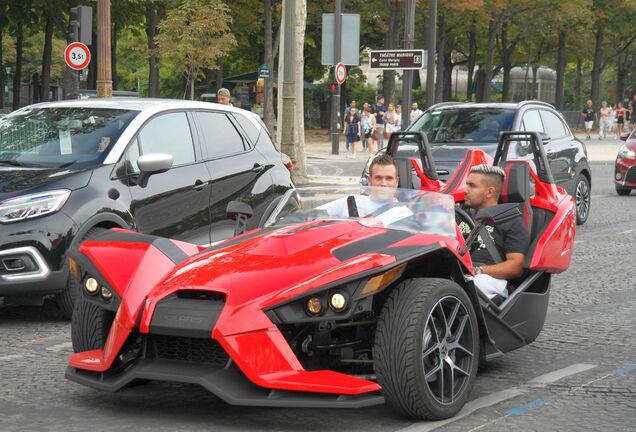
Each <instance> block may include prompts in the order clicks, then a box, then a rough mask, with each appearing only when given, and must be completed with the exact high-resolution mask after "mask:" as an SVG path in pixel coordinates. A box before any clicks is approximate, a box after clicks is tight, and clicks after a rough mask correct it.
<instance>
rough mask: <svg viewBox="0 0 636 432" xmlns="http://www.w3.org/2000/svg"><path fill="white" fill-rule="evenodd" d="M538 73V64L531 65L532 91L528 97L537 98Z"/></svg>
mask: <svg viewBox="0 0 636 432" xmlns="http://www.w3.org/2000/svg"><path fill="white" fill-rule="evenodd" d="M538 74H539V65H538V64H537V65H532V92H531V94H530V99H538V98H539V95H538V89H537V75H538Z"/></svg>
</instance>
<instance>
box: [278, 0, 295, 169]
mask: <svg viewBox="0 0 636 432" xmlns="http://www.w3.org/2000/svg"><path fill="white" fill-rule="evenodd" d="M283 4H284V10H283V14H284V18H283V21H284V30H285V31H284V40H283V89H282V91H283V113H282V114H283V120H282V123H281V128H282V130H281V131H279V133H280V137H281V139H280V144H281V150H282V151H283V152H284V153H286V154H287V155H288V156H289V157H290V158H291V159H292V161H293V162H294V164H295V161H296V147H295V145H294V144H295V142H294V141H295V139H294V136H295V129H296V124H295V123H296V122H295V121H294V120H295V113H296V107H295V104H296V93H295V89H294V87H295V85H296V73H295V68H296V63H295V62H296V40H295V33H296V29H295V26H296V0H285V1H284V3H283Z"/></svg>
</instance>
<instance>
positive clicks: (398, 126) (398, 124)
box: [393, 105, 402, 132]
mask: <svg viewBox="0 0 636 432" xmlns="http://www.w3.org/2000/svg"><path fill="white" fill-rule="evenodd" d="M399 130H402V105H398V106H396V107H395V124H394V125H393V132H396V131H399Z"/></svg>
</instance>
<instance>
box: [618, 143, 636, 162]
mask: <svg viewBox="0 0 636 432" xmlns="http://www.w3.org/2000/svg"><path fill="white" fill-rule="evenodd" d="M618 157H620V158H623V159H636V152H635V151H633V150H630V149H628V148H627V146H626V145H623V146H621V148H620V149H619V150H618Z"/></svg>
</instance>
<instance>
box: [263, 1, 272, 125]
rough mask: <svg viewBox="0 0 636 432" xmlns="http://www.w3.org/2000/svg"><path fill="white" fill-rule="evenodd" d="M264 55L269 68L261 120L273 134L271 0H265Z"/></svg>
mask: <svg viewBox="0 0 636 432" xmlns="http://www.w3.org/2000/svg"><path fill="white" fill-rule="evenodd" d="M263 7H264V9H265V37H264V45H265V47H264V48H265V55H264V58H263V60H264V61H263V63H265V64H266V65H267V68H268V69H269V74H270V77H269V78H265V89H264V91H265V95H264V96H265V98H264V99H265V100H264V104H263V121H264V122H265V126H267V129H268V130H269V133H270V134H272V135H273V134H274V86H273V85H272V79H273V75H274V56H273V55H272V51H273V46H272V0H265V1H264V5H263Z"/></svg>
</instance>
